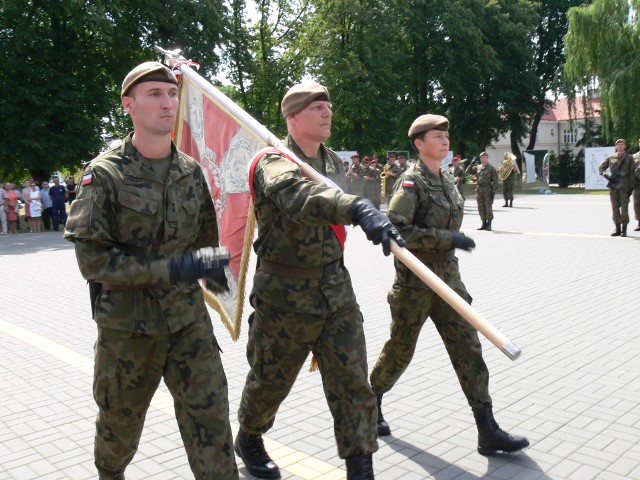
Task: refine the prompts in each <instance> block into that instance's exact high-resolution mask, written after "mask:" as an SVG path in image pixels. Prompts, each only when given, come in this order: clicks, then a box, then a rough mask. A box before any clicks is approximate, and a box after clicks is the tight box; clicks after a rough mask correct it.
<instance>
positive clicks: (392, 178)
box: [385, 163, 402, 195]
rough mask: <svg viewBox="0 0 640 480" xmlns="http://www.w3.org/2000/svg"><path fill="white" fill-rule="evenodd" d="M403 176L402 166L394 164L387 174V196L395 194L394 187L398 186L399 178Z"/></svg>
mask: <svg viewBox="0 0 640 480" xmlns="http://www.w3.org/2000/svg"><path fill="white" fill-rule="evenodd" d="M400 175H402V171H401V170H400V166H399V165H398V164H397V163H394V164H393V165H392V166H391V167H390V168H389V171H388V172H387V181H386V183H385V190H386V194H387V195H391V194H392V193H393V187H394V186H395V184H396V181H397V180H398V178H399V177H400Z"/></svg>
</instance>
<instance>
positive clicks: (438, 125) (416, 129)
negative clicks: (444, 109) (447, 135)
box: [409, 114, 449, 137]
mask: <svg viewBox="0 0 640 480" xmlns="http://www.w3.org/2000/svg"><path fill="white" fill-rule="evenodd" d="M429 130H449V120H447V119H446V117H443V116H442V115H431V114H427V115H421V116H419V117H418V118H416V119H415V120H414V121H413V123H412V124H411V127H409V136H410V137H413V136H414V135H415V134H417V133H424V132H428V131H429Z"/></svg>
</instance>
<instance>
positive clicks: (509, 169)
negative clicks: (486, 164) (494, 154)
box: [498, 152, 520, 207]
mask: <svg viewBox="0 0 640 480" xmlns="http://www.w3.org/2000/svg"><path fill="white" fill-rule="evenodd" d="M518 173H520V170H519V169H518V162H516V156H515V155H514V154H512V153H509V152H505V154H504V161H503V162H502V165H500V167H499V168H498V176H499V177H500V180H502V195H503V197H504V205H503V207H513V187H514V185H515V182H516V175H517V174H518Z"/></svg>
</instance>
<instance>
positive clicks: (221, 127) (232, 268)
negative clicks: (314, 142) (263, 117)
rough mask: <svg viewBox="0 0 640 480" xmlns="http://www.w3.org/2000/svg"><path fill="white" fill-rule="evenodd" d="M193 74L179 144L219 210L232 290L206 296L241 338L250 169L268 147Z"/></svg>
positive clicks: (184, 89) (184, 86)
mask: <svg viewBox="0 0 640 480" xmlns="http://www.w3.org/2000/svg"><path fill="white" fill-rule="evenodd" d="M176 73H179V72H176ZM194 74H195V73H194ZM195 75H197V74H195ZM191 76H192V75H189V76H188V75H181V77H182V78H181V87H180V113H179V118H178V123H177V128H176V135H175V141H176V145H177V146H178V148H179V149H180V150H182V151H183V152H185V153H186V154H187V155H190V156H191V157H193V158H195V159H196V160H197V161H198V162H199V163H200V165H201V166H202V170H203V172H204V174H205V177H206V179H207V183H208V185H209V191H210V192H211V197H212V199H213V204H214V206H215V209H216V216H217V220H218V233H219V236H220V245H221V246H225V247H227V248H228V249H229V252H230V254H231V259H230V263H229V268H228V269H227V282H228V284H229V288H230V290H229V292H226V293H224V294H216V295H215V297H213V296H212V295H211V294H210V292H209V294H208V295H206V298H207V303H209V305H210V306H211V307H212V308H214V309H216V310H217V311H218V312H219V313H220V315H221V317H222V321H223V323H224V324H225V325H226V326H227V328H228V329H229V331H230V333H231V336H232V337H233V338H234V339H237V336H238V335H239V328H240V321H241V316H242V307H243V303H244V293H245V292H244V288H245V281H246V280H245V279H246V273H247V272H246V271H247V266H248V259H249V254H250V251H251V243H252V241H253V230H254V229H253V225H254V220H253V211H249V209H250V208H251V210H253V208H252V207H251V206H250V194H249V183H248V175H247V166H248V164H249V162H250V161H251V159H252V158H253V156H254V155H255V154H256V152H258V151H259V150H261V149H262V148H264V147H266V146H267V144H266V143H265V141H264V140H262V139H261V138H260V137H258V136H257V135H256V134H255V133H254V132H253V131H252V130H250V129H249V128H246V127H245V126H244V125H243V124H242V123H241V122H240V121H238V120H237V119H236V117H235V116H234V115H232V114H230V112H229V111H227V110H226V109H225V107H224V106H222V105H221V104H220V103H218V102H217V101H216V100H215V98H214V97H213V96H212V95H210V94H209V93H208V92H207V91H206V90H205V89H204V88H202V87H201V85H200V84H199V83H196V82H195V81H193V80H192V79H191ZM247 225H249V226H250V228H247ZM212 297H213V298H212Z"/></svg>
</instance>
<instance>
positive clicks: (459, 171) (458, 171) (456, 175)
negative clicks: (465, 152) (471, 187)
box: [449, 165, 467, 185]
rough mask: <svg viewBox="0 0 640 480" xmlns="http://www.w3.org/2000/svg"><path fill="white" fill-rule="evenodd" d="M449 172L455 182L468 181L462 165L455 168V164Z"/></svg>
mask: <svg viewBox="0 0 640 480" xmlns="http://www.w3.org/2000/svg"><path fill="white" fill-rule="evenodd" d="M449 173H450V174H451V176H453V183H454V184H456V185H458V184H460V183H467V179H466V176H465V174H464V168H462V165H458V168H454V167H453V165H452V166H451V167H450V168H449Z"/></svg>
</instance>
